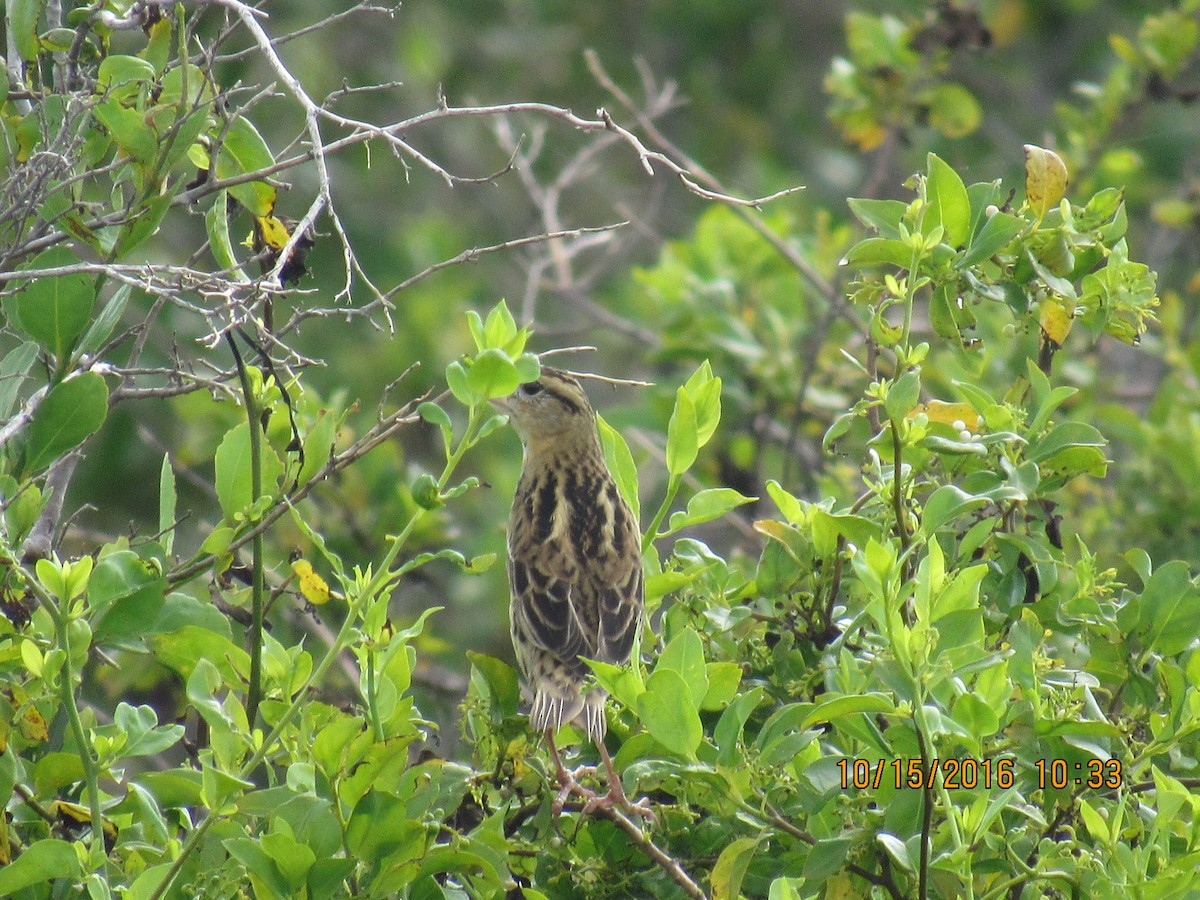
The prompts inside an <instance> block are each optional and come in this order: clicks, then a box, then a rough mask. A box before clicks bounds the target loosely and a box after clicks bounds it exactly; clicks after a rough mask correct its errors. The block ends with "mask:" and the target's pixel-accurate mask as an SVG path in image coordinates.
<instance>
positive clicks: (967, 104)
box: [927, 81, 983, 138]
mask: <svg viewBox="0 0 1200 900" xmlns="http://www.w3.org/2000/svg"><path fill="white" fill-rule="evenodd" d="M927 102H928V104H929V125H930V127H931V128H935V129H937V130H938V131H940V132H941V133H942V134H944V135H946V137H950V138H961V137H966V136H967V135H968V134H971V133H972V132H973V131H975V129H976V128H978V127H979V123H980V121H981V120H982V119H983V110H982V109H981V108H980V106H979V101H978V100H976V99H975V95H974V94H972V93H971V92H970V91H968V90H967V89H966V88H965V87H963V86H962V85H961V84H955V83H954V82H952V81H943V82H940V83H939V84H937V85H935V86H934V87H933V89H932V90H931V91H930V92H929V96H928V98H927Z"/></svg>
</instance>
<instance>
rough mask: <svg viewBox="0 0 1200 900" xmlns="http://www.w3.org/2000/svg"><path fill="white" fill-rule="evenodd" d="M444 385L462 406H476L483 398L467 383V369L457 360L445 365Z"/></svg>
mask: <svg viewBox="0 0 1200 900" xmlns="http://www.w3.org/2000/svg"><path fill="white" fill-rule="evenodd" d="M446 386H447V387H448V388H450V393H452V394H453V395H454V398H455V399H456V400H457V401H458V402H459V403H461V404H462V405H463V406H477V405H478V404H479V403H480V402H482V399H483V398H481V397H479V396H478V395H477V394H476V393H475V392H474V391H473V390H472V389H471V387H470V386H469V385H468V384H467V370H466V368H465V367H464V366H463V364H462V363H461V362H459V361H458V360H454V361H453V362H451V363H450V364H449V365H448V366H446Z"/></svg>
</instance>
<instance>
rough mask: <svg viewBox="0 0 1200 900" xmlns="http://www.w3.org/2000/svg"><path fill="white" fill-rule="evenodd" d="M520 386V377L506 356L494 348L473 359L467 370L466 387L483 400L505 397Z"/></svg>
mask: <svg viewBox="0 0 1200 900" xmlns="http://www.w3.org/2000/svg"><path fill="white" fill-rule="evenodd" d="M520 384H521V376H520V375H518V374H517V367H516V366H514V365H513V362H512V360H511V359H509V358H508V354H507V353H505V352H504V351H503V350H497V349H495V348H494V347H489V348H487V349H485V350H484V351H483V352H482V353H480V354H479V355H478V356H476V357H475V359H474V360H473V361H472V363H471V367H470V368H469V369H467V387H469V388H470V389H471V391H473V392H474V393H475V394H476V395H477V396H479V397H481V398H482V399H484V400H491V399H493V398H495V397H507V396H508V395H509V394H511V393H512V392H513V391H515V390H516V389H517V387H518V386H519V385H520Z"/></svg>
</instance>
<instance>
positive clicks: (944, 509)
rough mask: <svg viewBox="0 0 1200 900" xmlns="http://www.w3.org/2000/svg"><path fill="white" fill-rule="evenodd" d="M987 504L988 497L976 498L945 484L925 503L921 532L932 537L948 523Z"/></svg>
mask: <svg viewBox="0 0 1200 900" xmlns="http://www.w3.org/2000/svg"><path fill="white" fill-rule="evenodd" d="M987 504H988V500H987V498H986V497H976V496H974V495H972V494H968V493H966V492H965V491H963V490H962V489H961V488H958V487H956V486H954V485H952V484H944V485H942V486H941V487H940V488H938V489H937V490H936V491H934V492H933V493H932V494H930V495H929V499H928V500H926V501H925V509H924V511H923V513H922V515H921V531H922V532H924V533H925V534H926V535H930V536H932V535H933V534H934V533H936V532H937V530H938V529H939V528H941V527H942V526H943V525H945V524H946V523H947V522H950V521H952V520H953V519H956V518H958V517H959V516H962V515H966V514H967V513H969V512H973V511H974V510H977V509H979V508H981V507H983V506H987Z"/></svg>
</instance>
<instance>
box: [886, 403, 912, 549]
mask: <svg viewBox="0 0 1200 900" xmlns="http://www.w3.org/2000/svg"><path fill="white" fill-rule="evenodd" d="M891 429H892V510H893V512H894V513H895V514H896V531H897V532H898V533H899V535H900V550H901V555H902V556H904V555H905V554H907V553H908V547H909V543H910V542H909V533H908V516H907V515H906V514H905V511H904V466H903V460H904V442H903V441H902V440H901V439H900V426H899V425H898V424H897V423H896V421H895V420H894V419H893V420H892V421H891Z"/></svg>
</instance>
